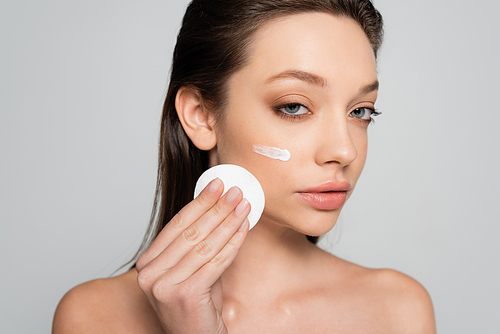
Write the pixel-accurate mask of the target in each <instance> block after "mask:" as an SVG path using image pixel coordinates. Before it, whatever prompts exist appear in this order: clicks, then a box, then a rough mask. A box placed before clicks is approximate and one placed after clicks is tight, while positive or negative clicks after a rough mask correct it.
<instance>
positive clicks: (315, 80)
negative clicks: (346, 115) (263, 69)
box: [266, 70, 379, 94]
mask: <svg viewBox="0 0 500 334" xmlns="http://www.w3.org/2000/svg"><path fill="white" fill-rule="evenodd" d="M281 79H297V80H301V81H304V82H307V83H310V84H313V85H316V86H321V87H325V86H326V85H327V83H328V82H327V80H326V79H325V78H323V77H321V76H319V75H316V74H313V73H309V72H305V71H298V70H288V71H283V72H281V73H278V74H276V75H273V76H272V77H270V78H268V79H267V80H266V83H271V82H273V81H276V80H281ZM378 88H379V82H378V81H377V80H375V81H374V82H372V83H371V84H368V85H366V86H363V87H361V88H360V89H359V92H360V93H361V94H368V93H371V92H373V91H376V90H378Z"/></svg>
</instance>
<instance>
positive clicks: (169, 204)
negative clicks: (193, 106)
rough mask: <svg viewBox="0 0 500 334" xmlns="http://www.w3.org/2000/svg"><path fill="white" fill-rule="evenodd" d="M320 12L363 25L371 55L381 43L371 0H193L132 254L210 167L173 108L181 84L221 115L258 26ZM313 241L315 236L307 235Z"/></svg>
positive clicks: (186, 197) (181, 36)
mask: <svg viewBox="0 0 500 334" xmlns="http://www.w3.org/2000/svg"><path fill="white" fill-rule="evenodd" d="M307 12H322V13H329V14H332V15H335V16H342V17H349V18H352V19H353V20H355V21H356V22H357V23H358V24H359V25H360V26H361V28H362V29H363V31H364V32H365V34H366V36H367V37H368V40H369V41H370V44H371V47H372V49H373V52H374V54H375V56H376V55H377V51H378V49H379V47H380V45H381V42H382V33H383V32H382V16H381V15H380V13H379V12H378V11H377V10H376V9H375V8H374V7H373V4H372V2H371V1H370V0H245V1H242V0H193V1H192V2H191V3H190V4H189V6H188V7H187V9H186V14H185V15H184V18H183V21H182V27H181V29H180V32H179V35H178V37H177V44H176V46H175V49H174V55H173V62H172V68H171V77H170V85H169V88H168V92H167V96H166V99H165V104H164V107H163V115H162V119H161V130H160V143H159V146H160V147H159V156H158V160H159V161H158V178H157V183H156V194H155V201H154V204H153V210H152V213H151V219H150V224H149V227H148V230H147V232H146V235H145V237H144V240H143V242H142V245H141V247H140V249H139V251H138V252H137V254H136V255H139V254H140V253H141V252H142V251H143V250H144V249H146V248H147V247H148V246H149V245H150V244H151V242H152V241H153V240H154V239H155V238H156V236H157V235H158V234H159V233H160V231H161V230H162V228H163V227H164V226H165V225H166V224H167V223H168V222H169V221H170V220H171V219H172V217H173V216H174V215H175V214H176V213H177V212H179V210H180V209H182V208H183V207H184V206H185V205H186V204H187V203H188V202H190V201H191V200H192V199H193V192H194V187H195V183H196V180H197V179H198V177H199V176H200V175H201V174H202V173H203V172H204V171H205V170H206V169H207V168H208V167H209V161H208V152H206V151H201V150H199V149H198V148H197V147H196V146H194V144H193V143H192V142H191V140H190V139H189V138H188V136H187V135H186V133H185V132H184V130H183V128H182V126H181V124H180V121H179V119H178V117H177V113H176V110H175V97H176V94H177V91H178V90H179V88H181V87H182V86H189V87H193V88H194V89H196V90H197V91H198V92H199V94H200V96H201V97H202V98H203V100H204V102H206V103H207V105H208V106H209V109H210V110H211V111H213V112H215V117H216V119H220V116H221V114H222V113H223V111H224V104H225V101H226V86H225V84H226V82H227V80H228V78H229V77H230V76H231V74H233V73H235V72H236V71H237V70H238V69H240V68H241V67H243V66H244V65H245V63H246V61H247V58H248V55H247V50H248V44H249V43H250V42H251V38H252V36H253V35H254V34H255V32H256V30H257V29H258V28H259V27H261V26H262V25H263V24H264V23H266V22H269V21H270V20H272V19H275V18H278V17H283V16H287V15H293V14H300V13H307ZM308 238H309V240H310V241H311V242H314V243H316V241H317V239H318V237H308Z"/></svg>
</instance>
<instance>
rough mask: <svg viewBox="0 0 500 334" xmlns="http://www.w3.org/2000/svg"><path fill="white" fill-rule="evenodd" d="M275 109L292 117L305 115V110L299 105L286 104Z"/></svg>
mask: <svg viewBox="0 0 500 334" xmlns="http://www.w3.org/2000/svg"><path fill="white" fill-rule="evenodd" d="M277 109H278V110H279V111H281V112H282V113H283V114H285V115H287V116H292V117H296V116H300V115H304V114H307V108H306V107H304V106H303V105H302V104H299V103H290V104H286V105H283V106H281V107H278V108H277Z"/></svg>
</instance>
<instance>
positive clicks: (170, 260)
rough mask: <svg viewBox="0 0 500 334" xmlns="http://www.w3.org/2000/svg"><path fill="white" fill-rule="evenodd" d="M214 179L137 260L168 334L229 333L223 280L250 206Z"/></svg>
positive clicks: (243, 231) (234, 190) (142, 284)
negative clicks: (223, 300) (225, 313)
mask: <svg viewBox="0 0 500 334" xmlns="http://www.w3.org/2000/svg"><path fill="white" fill-rule="evenodd" d="M223 189H224V187H223V184H222V181H221V180H220V179H218V178H217V179H215V180H213V181H212V182H210V184H208V186H207V187H206V188H205V189H204V190H203V191H202V192H201V193H200V195H199V196H198V197H197V198H195V199H194V200H193V201H192V202H190V203H189V204H188V205H186V206H185V207H184V208H183V209H182V210H181V211H179V213H178V214H177V215H176V216H175V217H174V218H172V220H171V221H170V222H169V223H168V224H167V225H166V226H165V227H164V228H163V230H162V231H161V233H160V234H159V235H158V236H157V238H156V239H155V241H154V242H153V243H152V245H151V246H150V247H149V248H148V249H147V250H146V252H144V254H142V255H141V256H140V257H139V259H138V261H137V265H136V267H137V271H138V273H139V274H138V283H139V286H140V288H141V289H142V290H143V291H144V293H145V294H146V296H147V298H148V299H149V302H150V303H151V305H152V306H153V308H154V309H155V311H156V313H157V315H158V317H159V319H160V321H161V323H162V326H163V328H164V329H165V330H166V332H167V333H175V334H177V333H189V334H192V333H197V334H205V333H207V334H219V333H227V330H226V327H225V325H224V322H223V320H222V312H221V311H222V287H221V280H220V277H221V275H222V273H223V272H224V271H225V270H226V269H227V268H228V267H229V265H230V264H231V263H232V262H233V260H234V258H235V257H236V254H237V253H238V250H239V249H240V247H241V245H242V244H243V241H244V239H245V237H246V234H247V232H248V226H249V223H248V220H247V219H246V217H247V215H248V214H249V212H250V204H249V203H248V201H247V200H246V199H242V198H243V195H242V193H241V190H240V189H239V188H237V187H233V188H231V189H230V190H229V191H228V192H227V193H226V194H225V195H224V196H223V197H222V198H220V196H221V194H222V192H223Z"/></svg>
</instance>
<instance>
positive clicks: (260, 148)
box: [253, 145, 291, 161]
mask: <svg viewBox="0 0 500 334" xmlns="http://www.w3.org/2000/svg"><path fill="white" fill-rule="evenodd" d="M253 151H254V152H255V153H258V154H260V155H263V156H265V157H268V158H271V159H276V160H281V161H288V160H290V157H291V154H290V152H289V151H288V150H282V149H281V148H277V147H269V146H264V145H253Z"/></svg>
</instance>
